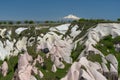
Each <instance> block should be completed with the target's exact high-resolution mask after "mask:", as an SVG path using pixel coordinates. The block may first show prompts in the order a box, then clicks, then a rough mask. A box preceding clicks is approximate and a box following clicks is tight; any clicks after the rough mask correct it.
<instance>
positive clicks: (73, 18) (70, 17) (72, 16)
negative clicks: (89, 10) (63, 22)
mask: <svg viewBox="0 0 120 80" xmlns="http://www.w3.org/2000/svg"><path fill="white" fill-rule="evenodd" d="M64 19H72V20H78V19H80V18H79V17H77V16H75V15H73V14H69V15H68V16H65V17H64Z"/></svg>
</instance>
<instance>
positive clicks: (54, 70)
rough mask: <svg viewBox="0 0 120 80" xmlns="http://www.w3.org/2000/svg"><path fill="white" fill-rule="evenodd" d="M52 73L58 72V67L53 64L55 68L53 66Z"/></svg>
mask: <svg viewBox="0 0 120 80" xmlns="http://www.w3.org/2000/svg"><path fill="white" fill-rule="evenodd" d="M51 71H52V72H56V71H57V68H56V66H55V65H54V64H53V66H52V70H51Z"/></svg>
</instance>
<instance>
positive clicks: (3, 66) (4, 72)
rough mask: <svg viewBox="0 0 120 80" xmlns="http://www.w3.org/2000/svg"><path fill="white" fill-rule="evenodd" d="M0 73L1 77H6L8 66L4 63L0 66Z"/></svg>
mask: <svg viewBox="0 0 120 80" xmlns="http://www.w3.org/2000/svg"><path fill="white" fill-rule="evenodd" d="M1 72H2V75H3V76H4V77H5V76H6V75H7V72H8V64H7V62H6V61H4V62H3V64H2V66H1Z"/></svg>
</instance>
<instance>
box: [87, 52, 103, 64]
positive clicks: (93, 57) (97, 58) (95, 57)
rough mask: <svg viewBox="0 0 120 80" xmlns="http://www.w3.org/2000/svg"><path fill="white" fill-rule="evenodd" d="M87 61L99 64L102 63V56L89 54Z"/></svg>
mask: <svg viewBox="0 0 120 80" xmlns="http://www.w3.org/2000/svg"><path fill="white" fill-rule="evenodd" d="M87 59H88V60H90V61H92V62H99V63H101V62H102V59H101V56H100V54H94V53H93V54H89V55H88V56H87Z"/></svg>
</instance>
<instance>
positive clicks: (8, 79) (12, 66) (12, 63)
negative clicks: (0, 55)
mask: <svg viewBox="0 0 120 80" xmlns="http://www.w3.org/2000/svg"><path fill="white" fill-rule="evenodd" d="M6 61H7V63H8V73H7V76H5V77H3V76H2V74H1V72H0V80H12V78H13V76H14V72H15V70H16V67H17V64H18V56H11V58H10V59H6ZM0 62H1V61H0Z"/></svg>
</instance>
